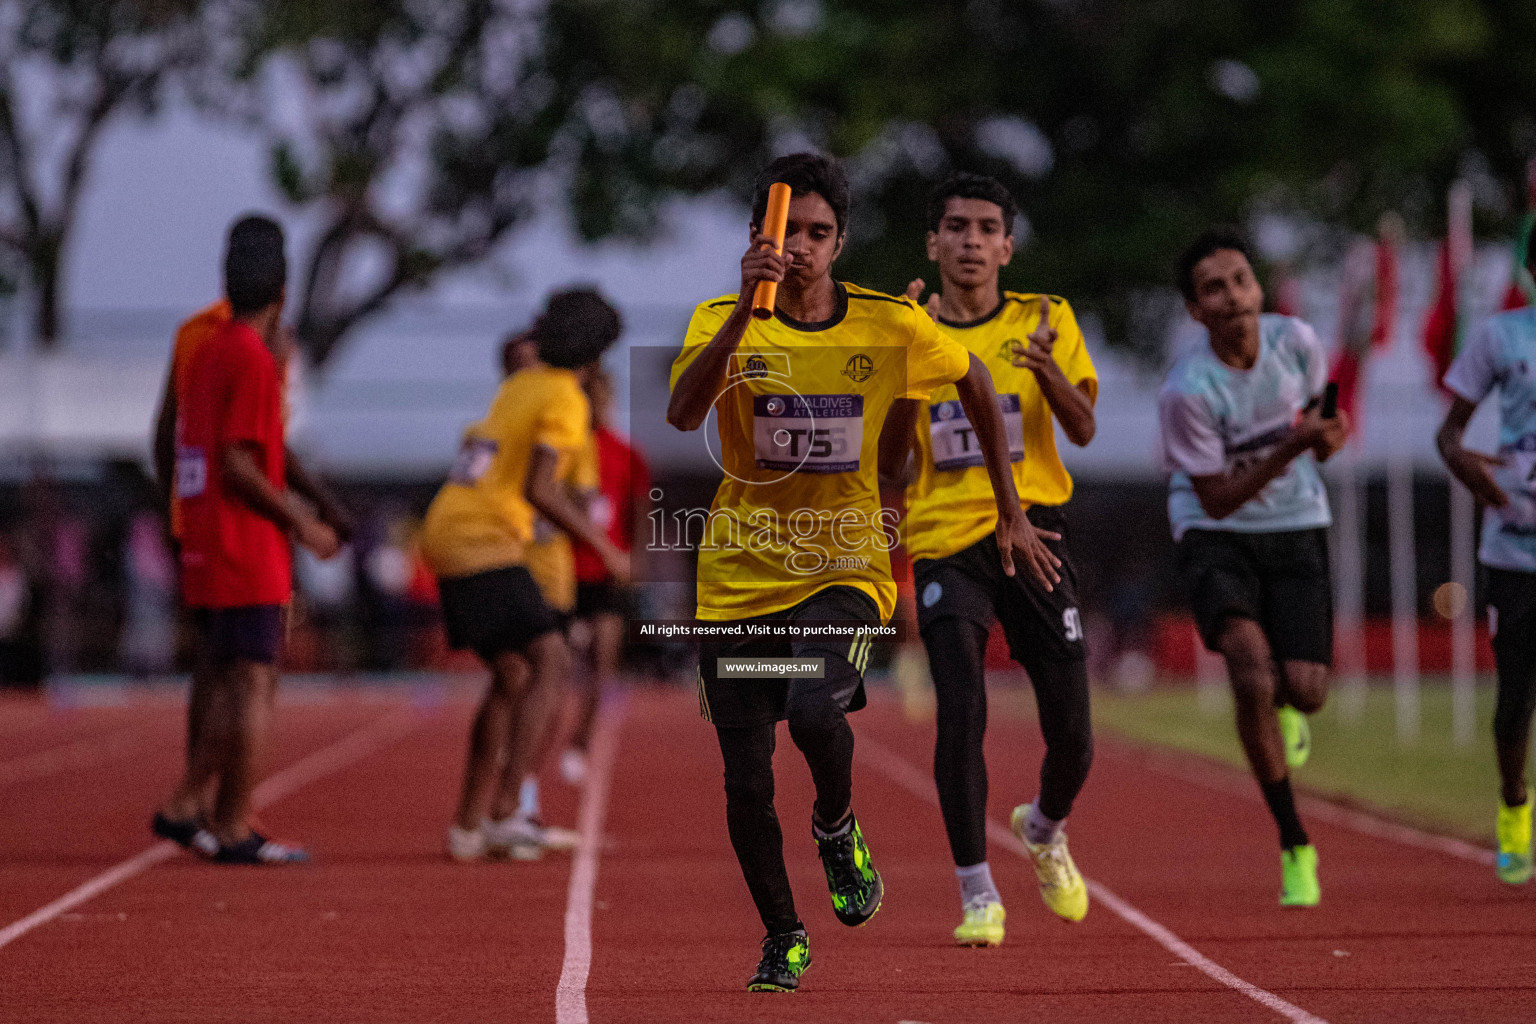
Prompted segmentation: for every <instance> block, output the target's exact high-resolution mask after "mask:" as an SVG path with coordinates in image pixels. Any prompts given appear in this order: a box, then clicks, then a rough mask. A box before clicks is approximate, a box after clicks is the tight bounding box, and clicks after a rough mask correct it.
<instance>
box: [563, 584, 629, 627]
mask: <svg viewBox="0 0 1536 1024" xmlns="http://www.w3.org/2000/svg"><path fill="white" fill-rule="evenodd" d="M634 614H635V597H634V594H633V593H631V592H630V589H629V588H628V587H621V586H619V585H618V584H617V583H614V582H613V581H612V580H604V581H603V582H601V583H580V582H578V583H577V584H576V611H575V612H574V613H573V617H574V618H578V619H590V618H592V617H594V616H597V615H617V616H618V617H619V618H621V619H630V618H633V617H634Z"/></svg>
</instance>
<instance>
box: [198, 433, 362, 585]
mask: <svg viewBox="0 0 1536 1024" xmlns="http://www.w3.org/2000/svg"><path fill="white" fill-rule="evenodd" d="M220 468H221V469H222V470H223V473H224V485H225V487H227V488H228V490H229V492H230V494H231V495H233V496H234V497H235V498H237V499H239V500H240V501H241V502H243V503H244V504H246V505H247V506H249V507H250V508H251V510H252V511H254V512H255V513H256V514H257V515H259V516H261V517H263V518H265V519H269V520H271V521H272V522H273V523H275V524H276V525H277V527H278V529H280V530H282V531H283V532H284V533H291V534H293V535H294V536H296V537H297V538H298V541H299V543H300V544H302V545H304V546H305V547H306V548H309V549H310V550H311V551H313V552H314V553H315V554H317V555H319V556H320V557H321V558H330V557H331V556H332V555H334V554H335V553H336V552H337V551H338V550H340V548H341V542H340V541H339V540H337V538H336V533H335V531H334V530H332V529H331V528H330V527H329V526H327V525H325V524H324V523H322V522H320V521H319V520H318V519H315V518H313V517H312V516H309V515H306V514H304V513H302V512H300V511H298V510H296V509H294V508H293V507H292V506H291V505H289V504H288V500H287V498H285V497H284V496H283V492H282V491H280V490H278V489H277V488H276V487H273V486H272V482H271V481H270V480H268V479H267V477H266V474H265V473H263V472H262V471H261V467H260V466H258V465H257V464H256V456H255V454H254V453H253V452H252V451H251V449H250V448H249V447H248V446H247V445H245V444H242V443H239V442H237V443H235V444H230V445H226V446H225V448H224V451H223V453H222V458H221V467H220Z"/></svg>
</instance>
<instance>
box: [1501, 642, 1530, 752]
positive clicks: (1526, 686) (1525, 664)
mask: <svg viewBox="0 0 1536 1024" xmlns="http://www.w3.org/2000/svg"><path fill="white" fill-rule="evenodd" d="M1499 633H1500V635H1499V636H1498V637H1495V638H1494V641H1493V656H1494V660H1495V663H1496V664H1497V666H1498V672H1499V696H1498V700H1497V702H1496V703H1495V704H1494V708H1493V738H1494V740H1495V741H1496V742H1497V743H1498V744H1499V746H1500V747H1519V748H1520V749H1524V748H1525V745H1526V743H1527V742H1528V736H1529V733H1530V731H1531V715H1532V712H1533V711H1536V642H1533V641H1532V640H1531V639H1530V638H1529V637H1514V636H1511V637H1508V638H1507V639H1506V637H1505V636H1504V635H1503V634H1504V623H1502V622H1501V623H1499ZM1501 641H1502V642H1501Z"/></svg>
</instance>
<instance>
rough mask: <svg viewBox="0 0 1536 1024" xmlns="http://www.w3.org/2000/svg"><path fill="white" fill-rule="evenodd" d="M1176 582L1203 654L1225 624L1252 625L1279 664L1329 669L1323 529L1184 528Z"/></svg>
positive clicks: (1329, 600)
mask: <svg viewBox="0 0 1536 1024" xmlns="http://www.w3.org/2000/svg"><path fill="white" fill-rule="evenodd" d="M1178 565H1179V581H1180V583H1182V584H1183V587H1184V592H1185V593H1186V594H1187V595H1188V597H1189V603H1190V607H1191V609H1192V610H1193V611H1194V613H1195V625H1196V626H1198V627H1199V629H1200V639H1201V640H1202V641H1204V643H1205V646H1206V649H1207V650H1211V651H1217V652H1218V653H1219V648H1218V646H1217V641H1218V640H1219V639H1220V637H1221V630H1222V626H1223V625H1225V623H1226V621H1227V619H1228V618H1230V617H1232V616H1237V617H1239V618H1244V619H1252V620H1253V621H1254V622H1257V623H1258V624H1259V628H1260V629H1262V630H1263V631H1264V636H1265V637H1266V638H1268V640H1269V650H1270V653H1271V654H1272V655H1273V656H1274V658H1275V660H1277V661H1310V662H1315V663H1316V664H1319V665H1331V664H1333V575H1332V573H1331V572H1330V570H1329V567H1328V531H1327V530H1325V529H1323V528H1321V527H1318V528H1316V529H1311V530H1283V531H1277V532H1274V533H1236V532H1233V531H1229V530H1189V531H1188V532H1186V533H1185V534H1184V538H1183V539H1182V540H1180V541H1179V544H1178Z"/></svg>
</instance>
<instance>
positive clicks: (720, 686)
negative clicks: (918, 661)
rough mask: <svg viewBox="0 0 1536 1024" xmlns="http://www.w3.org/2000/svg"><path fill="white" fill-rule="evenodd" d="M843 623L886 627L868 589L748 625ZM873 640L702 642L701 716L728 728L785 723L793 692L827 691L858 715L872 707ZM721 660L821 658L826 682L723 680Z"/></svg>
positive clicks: (825, 593)
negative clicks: (868, 671) (867, 678)
mask: <svg viewBox="0 0 1536 1024" xmlns="http://www.w3.org/2000/svg"><path fill="white" fill-rule="evenodd" d="M828 619H841V620H844V621H853V620H857V621H859V622H867V623H869V624H870V625H871V626H877V625H879V624H880V609H879V608H877V607H876V606H875V602H874V600H873V599H871V598H870V596H869V595H868V594H866V593H864V592H863V591H862V590H858V589H856V588H854V587H847V586H833V587H828V588H827V589H826V590H822V591H819V592H817V593H815V594H812V595H811V596H810V597H808V598H806V599H805V600H804V601H801V602H800V603H799V604H797V605H795V606H794V607H793V608H786V609H785V610H783V611H781V612H774V613H773V614H772V615H761V616H758V617H756V618H751V619H743V620H741V621H742V622H803V621H807V620H828ZM870 646H871V640H870V639H869V638H868V637H866V636H864V635H862V634H861V635H859V636H856V637H854V638H852V639H851V640H850V639H843V638H840V637H816V638H813V639H809V640H804V641H790V640H725V641H716V640H706V641H703V642H702V643H700V644H699V715H700V716H701V717H702V718H703V719H704V720H705V721H706V722H712V723H713V724H714V725H716V726H719V727H723V728H737V727H742V726H753V725H763V724H765V723H770V722H780V721H783V720H784V709H785V707H786V706H787V705H788V703H789V691H790V688H791V687H794V688H795V689H796V691H797V693H804V692H805V691H806V690H807V689H825V690H827V696H828V699H830V700H831V701H832V702H833V703H834V704H836V705H837V707H838V708H839V709H840V710H842V711H843V712H845V713H846V712H849V711H858V710H859V709H860V708H862V707H864V705H865V704H867V703H868V700H867V698H866V697H865V694H864V668H865V666H866V665H867V664H868V662H869V651H870ZM719 658H821V659H822V678H820V679H811V678H805V677H799V678H793V679H729V678H726V679H722V678H720V674H719V671H718V664H717V661H716V659H719Z"/></svg>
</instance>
